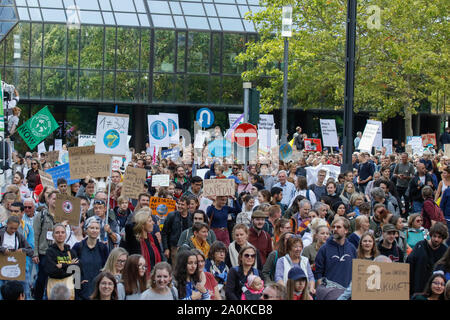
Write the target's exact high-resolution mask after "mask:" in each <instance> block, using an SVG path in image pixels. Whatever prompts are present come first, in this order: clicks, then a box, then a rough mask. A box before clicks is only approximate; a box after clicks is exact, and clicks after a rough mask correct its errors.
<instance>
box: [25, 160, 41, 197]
mask: <svg viewBox="0 0 450 320" xmlns="http://www.w3.org/2000/svg"><path fill="white" fill-rule="evenodd" d="M39 170H42V167H41V163H40V162H39V160H38V159H36V158H34V159H31V169H30V170H28V172H27V176H26V179H27V184H28V189H30V190H31V191H34V189H35V188H36V186H37V185H38V184H41V177H40V176H39Z"/></svg>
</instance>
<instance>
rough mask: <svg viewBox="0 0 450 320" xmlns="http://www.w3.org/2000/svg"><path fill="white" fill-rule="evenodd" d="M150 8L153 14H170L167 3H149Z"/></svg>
mask: <svg viewBox="0 0 450 320" xmlns="http://www.w3.org/2000/svg"><path fill="white" fill-rule="evenodd" d="M147 2H148V8H149V9H150V12H151V13H165V14H170V9H169V4H168V3H167V1H147Z"/></svg>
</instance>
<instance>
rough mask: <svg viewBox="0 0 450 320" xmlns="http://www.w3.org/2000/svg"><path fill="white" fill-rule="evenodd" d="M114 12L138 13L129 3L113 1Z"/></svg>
mask: <svg viewBox="0 0 450 320" xmlns="http://www.w3.org/2000/svg"><path fill="white" fill-rule="evenodd" d="M111 4H112V6H113V8H114V11H124V12H136V10H135V9H134V6H133V5H130V2H129V1H123V0H111Z"/></svg>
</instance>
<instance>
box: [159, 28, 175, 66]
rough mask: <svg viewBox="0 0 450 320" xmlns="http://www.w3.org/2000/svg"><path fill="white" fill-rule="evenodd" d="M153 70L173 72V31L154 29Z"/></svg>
mask: <svg viewBox="0 0 450 320" xmlns="http://www.w3.org/2000/svg"><path fill="white" fill-rule="evenodd" d="M154 59H155V70H154V71H156V72H158V71H162V72H173V71H174V63H175V31H173V30H155V54H154Z"/></svg>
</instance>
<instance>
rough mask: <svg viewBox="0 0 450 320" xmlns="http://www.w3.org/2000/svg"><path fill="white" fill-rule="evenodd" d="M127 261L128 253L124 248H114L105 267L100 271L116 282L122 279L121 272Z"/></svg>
mask: <svg viewBox="0 0 450 320" xmlns="http://www.w3.org/2000/svg"><path fill="white" fill-rule="evenodd" d="M127 259H128V252H127V250H125V249H124V248H120V247H117V248H114V249H113V250H112V251H111V252H110V253H109V255H108V259H107V260H106V262H105V266H104V268H103V269H102V270H101V271H106V272H109V273H111V274H112V275H113V276H114V277H115V279H116V280H117V282H119V281H120V280H121V279H122V272H123V268H124V266H125V263H126V262H127Z"/></svg>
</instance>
